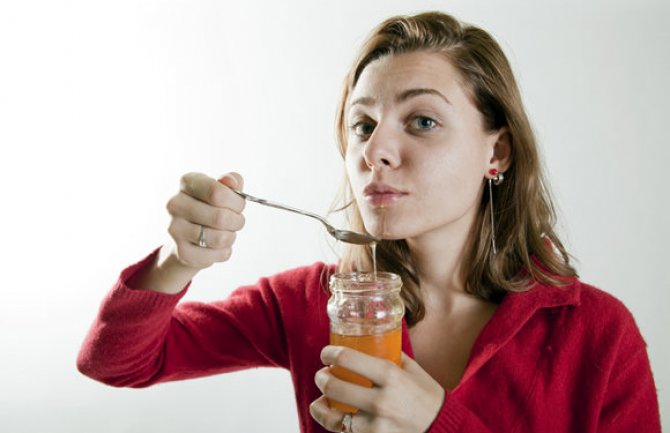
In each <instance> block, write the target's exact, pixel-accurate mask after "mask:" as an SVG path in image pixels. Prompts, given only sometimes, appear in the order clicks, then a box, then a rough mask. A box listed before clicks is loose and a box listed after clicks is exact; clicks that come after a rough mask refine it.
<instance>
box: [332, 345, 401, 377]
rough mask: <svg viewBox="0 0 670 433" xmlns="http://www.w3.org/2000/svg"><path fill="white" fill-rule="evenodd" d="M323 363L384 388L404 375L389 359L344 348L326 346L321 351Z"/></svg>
mask: <svg viewBox="0 0 670 433" xmlns="http://www.w3.org/2000/svg"><path fill="white" fill-rule="evenodd" d="M321 361H322V362H323V363H324V364H326V365H339V366H341V367H344V368H346V369H348V370H351V371H353V372H354V373H358V374H360V375H361V376H364V377H366V378H368V379H370V380H371V381H372V382H373V383H374V384H375V385H378V386H384V385H386V384H387V383H389V382H393V381H395V380H396V376H397V375H398V374H399V373H402V370H401V369H400V367H398V366H397V365H396V364H394V363H393V362H392V361H389V360H387V359H382V358H377V357H375V356H372V355H368V354H366V353H363V352H359V351H358V350H354V349H351V348H349V347H344V346H326V347H324V348H323V350H321Z"/></svg>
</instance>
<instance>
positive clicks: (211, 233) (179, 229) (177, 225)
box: [168, 218, 237, 248]
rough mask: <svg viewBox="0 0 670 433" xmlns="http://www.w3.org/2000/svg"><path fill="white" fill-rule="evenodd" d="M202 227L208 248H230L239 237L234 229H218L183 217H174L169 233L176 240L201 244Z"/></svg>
mask: <svg viewBox="0 0 670 433" xmlns="http://www.w3.org/2000/svg"><path fill="white" fill-rule="evenodd" d="M203 227H204V229H203ZM201 229H202V230H203V233H202V234H203V237H204V241H205V244H206V245H207V248H230V247H232V246H233V244H234V243H235V239H236V238H237V233H236V232H234V231H229V230H216V229H213V228H210V227H205V226H204V225H200V224H193V223H191V222H189V221H186V220H185V219H183V218H173V219H172V222H171V223H170V226H169V227H168V233H169V234H170V236H172V239H174V240H175V241H186V242H189V243H192V244H193V245H199V243H200V230H201Z"/></svg>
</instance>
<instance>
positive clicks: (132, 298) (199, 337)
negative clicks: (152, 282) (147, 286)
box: [77, 252, 288, 387]
mask: <svg viewBox="0 0 670 433" xmlns="http://www.w3.org/2000/svg"><path fill="white" fill-rule="evenodd" d="M155 255H156V252H154V253H153V254H151V255H149V256H148V257H147V258H145V259H144V260H142V261H141V262H139V263H137V264H135V265H133V266H130V267H129V268H127V269H125V270H124V271H123V272H122V273H121V277H120V278H119V280H118V282H117V283H116V285H115V286H114V288H113V289H112V290H111V292H110V293H109V294H108V296H107V297H106V298H105V300H104V301H103V303H102V305H101V308H100V311H99V313H98V316H97V318H96V319H95V321H94V323H93V325H92V327H91V329H90V331H89V333H88V335H87V337H86V339H85V341H84V343H83V345H82V348H81V351H80V353H79V357H78V359H77V366H78V368H79V370H80V371H81V372H82V373H83V374H85V375H87V376H89V377H91V378H93V379H96V380H99V381H101V382H104V383H107V384H109V385H113V386H129V387H145V386H149V385H152V384H154V383H157V382H163V381H170V380H179V379H186V378H194V377H200V376H204V375H210V374H217V373H222V372H227V371H234V370H238V369H242V368H249V367H255V366H287V364H288V361H287V354H286V345H285V344H284V343H283V341H284V337H283V324H282V319H281V315H280V312H279V307H278V304H277V299H276V297H275V294H274V292H273V290H272V288H271V287H270V283H269V280H266V279H263V280H261V281H260V282H259V284H257V285H255V286H248V287H242V288H240V289H238V290H236V291H235V292H233V293H232V294H231V295H230V296H229V297H228V298H227V299H226V300H224V301H221V302H216V303H209V304H205V303H195V302H189V303H183V304H180V305H177V304H178V302H179V300H180V299H181V298H182V297H183V295H184V294H185V291H186V289H187V287H188V284H187V286H186V287H185V288H184V289H183V290H182V291H181V292H179V293H177V294H165V293H158V292H154V291H150V290H133V289H132V288H130V287H128V286H127V282H128V281H129V280H130V279H132V277H133V276H134V275H135V274H136V273H137V272H139V271H141V270H142V269H144V268H146V267H147V266H150V265H151V263H153V262H154V261H155V259H156V258H155Z"/></svg>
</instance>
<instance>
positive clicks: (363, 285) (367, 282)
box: [330, 272, 402, 292]
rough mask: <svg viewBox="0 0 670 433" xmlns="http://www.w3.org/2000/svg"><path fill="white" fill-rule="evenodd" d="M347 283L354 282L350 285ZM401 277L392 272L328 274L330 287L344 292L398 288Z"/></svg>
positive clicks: (400, 283) (400, 284)
mask: <svg viewBox="0 0 670 433" xmlns="http://www.w3.org/2000/svg"><path fill="white" fill-rule="evenodd" d="M349 284H355V286H353V287H352V286H351V285H349ZM401 286H402V279H401V278H400V275H398V274H394V273H392V272H377V274H376V275H375V274H374V273H373V272H339V273H336V274H333V275H331V276H330V287H331V289H337V290H339V291H346V292H366V291H370V290H380V289H386V290H394V291H395V290H400V287H401Z"/></svg>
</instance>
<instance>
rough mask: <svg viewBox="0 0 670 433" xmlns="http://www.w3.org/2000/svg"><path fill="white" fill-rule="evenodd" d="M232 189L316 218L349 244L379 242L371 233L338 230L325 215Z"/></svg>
mask: <svg viewBox="0 0 670 433" xmlns="http://www.w3.org/2000/svg"><path fill="white" fill-rule="evenodd" d="M231 189H232V190H233V191H234V192H235V193H237V194H238V195H239V196H241V197H244V198H245V199H247V200H250V201H255V202H256V203H260V204H262V205H265V206H270V207H275V208H277V209H283V210H287V211H289V212H295V213H297V214H300V215H305V216H308V217H312V218H315V219H317V220H319V221H321V223H322V224H323V225H324V226H326V230H328V233H329V234H330V235H331V236H332V237H334V238H335V239H337V240H338V241H342V242H346V243H348V244H357V245H369V244H372V243H376V242H379V239H377V238H374V237H372V236H370V235H366V234H363V233H357V232H352V231H349V230H338V229H336V228H335V227H333V226H331V225H330V223H328V221H326V219H325V218H324V217H322V216H320V215H317V214H315V213H312V212H307V211H304V210H301V209H296V208H294V207H291V206H286V205H283V204H279V203H275V202H271V201H270V200H265V199H262V198H258V197H254V196H253V195H249V194H247V193H246V192H242V191H238V190H236V189H233V188H231Z"/></svg>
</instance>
